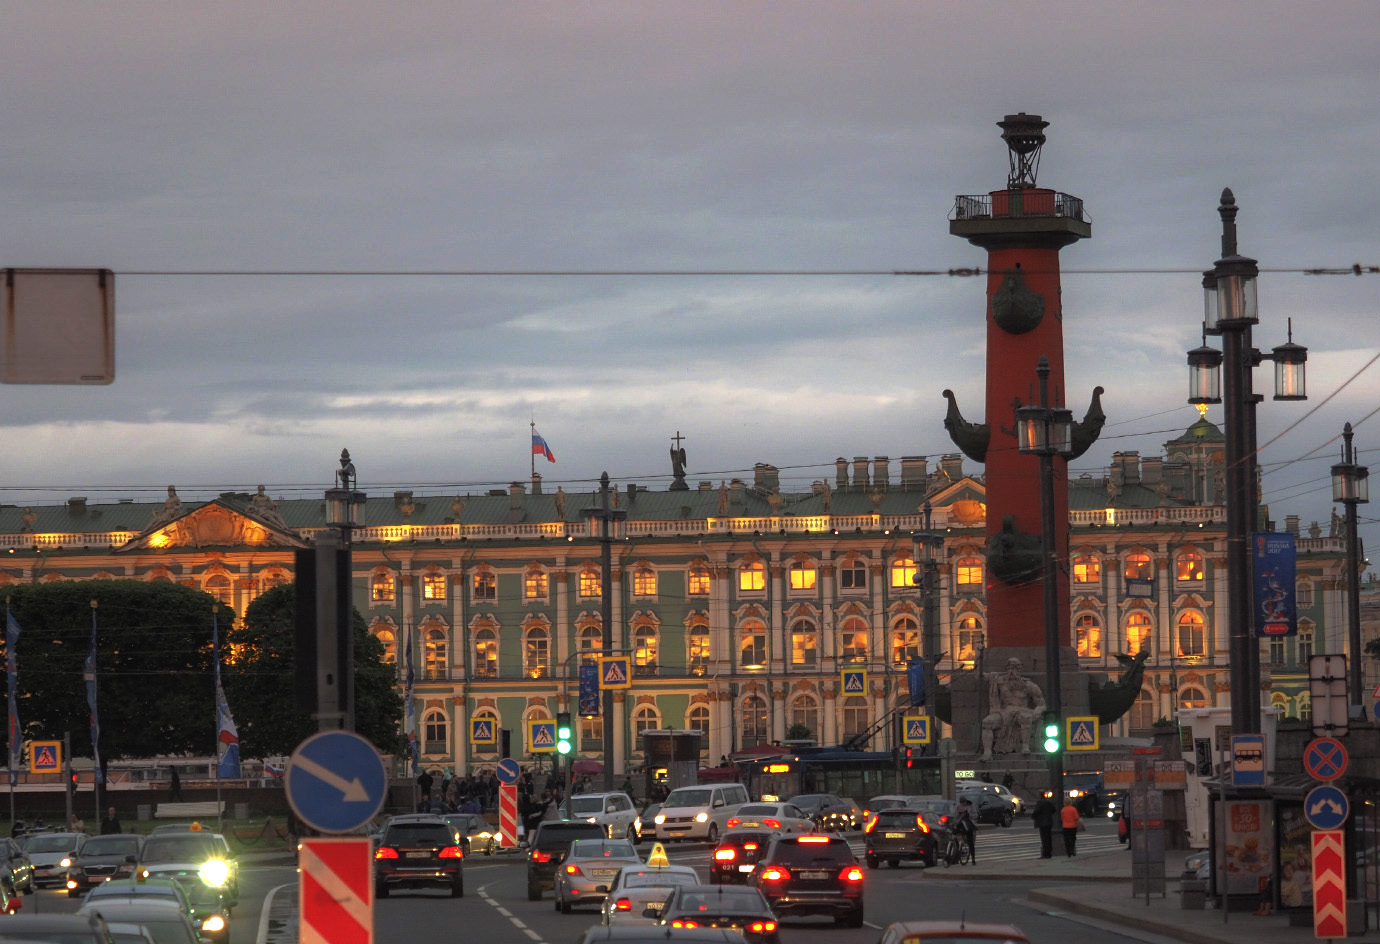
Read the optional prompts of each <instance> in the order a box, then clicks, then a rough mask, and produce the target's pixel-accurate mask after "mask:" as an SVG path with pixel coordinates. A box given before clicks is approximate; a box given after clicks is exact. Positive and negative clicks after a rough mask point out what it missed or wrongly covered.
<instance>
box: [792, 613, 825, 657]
mask: <svg viewBox="0 0 1380 944" xmlns="http://www.w3.org/2000/svg"><path fill="white" fill-rule="evenodd" d="M818 664H819V630H818V629H816V628H815V624H814V623H812V622H810V621H809V620H807V619H801V620H796V621H795V622H794V623H792V624H791V665H800V666H805V667H807V668H814V667H815V666H816V665H818Z"/></svg>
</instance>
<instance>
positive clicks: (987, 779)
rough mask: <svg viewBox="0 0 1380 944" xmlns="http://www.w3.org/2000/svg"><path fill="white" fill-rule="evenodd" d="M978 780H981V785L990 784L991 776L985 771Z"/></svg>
mask: <svg viewBox="0 0 1380 944" xmlns="http://www.w3.org/2000/svg"><path fill="white" fill-rule="evenodd" d="M978 779H979V780H981V781H982V782H983V783H991V782H992V775H991V774H990V773H988V772H987V771H985V770H984V771H983V772H982V776H981V777H979V778H978Z"/></svg>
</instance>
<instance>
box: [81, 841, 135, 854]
mask: <svg viewBox="0 0 1380 944" xmlns="http://www.w3.org/2000/svg"><path fill="white" fill-rule="evenodd" d="M81 854H82V855H84V856H88V855H138V854H139V840H138V839H135V838H134V837H133V836H97V837H96V838H94V839H88V840H86V844H85V845H84V846H82V847H81Z"/></svg>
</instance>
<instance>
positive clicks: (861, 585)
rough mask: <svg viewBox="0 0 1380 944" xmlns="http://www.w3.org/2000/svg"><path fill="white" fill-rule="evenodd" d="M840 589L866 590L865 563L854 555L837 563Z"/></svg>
mask: <svg viewBox="0 0 1380 944" xmlns="http://www.w3.org/2000/svg"><path fill="white" fill-rule="evenodd" d="M839 589H840V590H866V589H867V564H865V563H863V562H862V561H861V560H859V559H858V558H856V557H852V558H849V559H848V560H846V561H844V562H843V563H842V564H840V565H839Z"/></svg>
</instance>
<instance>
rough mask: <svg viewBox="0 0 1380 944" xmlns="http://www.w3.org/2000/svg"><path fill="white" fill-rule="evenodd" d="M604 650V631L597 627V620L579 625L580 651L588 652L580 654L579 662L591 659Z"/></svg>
mask: <svg viewBox="0 0 1380 944" xmlns="http://www.w3.org/2000/svg"><path fill="white" fill-rule="evenodd" d="M603 651H604V632H603V630H601V629H600V628H599V624H598V623H597V622H595V623H591V624H586V625H584V626H581V627H580V652H581V653H588V654H589V655H582V656H581V658H580V661H581V662H589V661H592V660H593V658H594V657H595V656H596V655H597V654H599V653H601V652H603Z"/></svg>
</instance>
